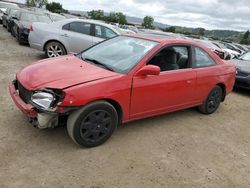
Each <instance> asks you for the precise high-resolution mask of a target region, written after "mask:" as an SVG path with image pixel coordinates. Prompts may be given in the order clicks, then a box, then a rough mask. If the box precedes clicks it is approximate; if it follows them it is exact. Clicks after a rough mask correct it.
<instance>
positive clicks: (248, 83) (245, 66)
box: [232, 52, 250, 90]
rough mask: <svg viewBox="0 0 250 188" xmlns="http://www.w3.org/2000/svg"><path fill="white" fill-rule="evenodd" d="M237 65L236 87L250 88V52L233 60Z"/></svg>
mask: <svg viewBox="0 0 250 188" xmlns="http://www.w3.org/2000/svg"><path fill="white" fill-rule="evenodd" d="M232 62H233V63H234V64H235V65H236V80H235V87H239V88H244V89H249V90H250V52H247V53H245V54H243V55H242V56H240V57H237V58H235V59H233V60H232Z"/></svg>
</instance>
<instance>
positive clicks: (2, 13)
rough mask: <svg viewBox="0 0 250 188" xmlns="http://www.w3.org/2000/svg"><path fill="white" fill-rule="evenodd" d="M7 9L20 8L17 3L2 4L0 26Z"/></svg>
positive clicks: (0, 5) (0, 4) (0, 6)
mask: <svg viewBox="0 0 250 188" xmlns="http://www.w3.org/2000/svg"><path fill="white" fill-rule="evenodd" d="M7 8H18V5H17V4H15V3H7V2H0V24H2V16H3V15H4V13H5V12H6V10H7Z"/></svg>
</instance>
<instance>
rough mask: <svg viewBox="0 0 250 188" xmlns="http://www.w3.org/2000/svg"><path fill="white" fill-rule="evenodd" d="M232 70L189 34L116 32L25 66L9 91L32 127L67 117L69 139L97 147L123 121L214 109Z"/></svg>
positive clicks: (230, 85)
mask: <svg viewBox="0 0 250 188" xmlns="http://www.w3.org/2000/svg"><path fill="white" fill-rule="evenodd" d="M84 23H85V24H86V23H87V22H84ZM91 24H92V22H91ZM98 26H100V25H98ZM89 27H90V28H91V26H89ZM52 29H54V28H52ZM97 29H98V28H97ZM97 32H99V31H97ZM177 53H179V55H177ZM177 56H179V57H177ZM179 61H180V62H179ZM235 72H236V71H235V66H234V64H232V63H229V62H226V61H224V60H222V59H220V58H219V57H218V56H217V55H216V54H214V53H213V52H211V51H210V50H208V49H207V48H205V47H203V46H202V45H199V44H198V43H196V42H194V41H191V40H183V39H167V38H162V37H149V36H145V35H140V36H139V35H134V36H118V37H115V38H112V39H110V40H107V41H104V42H102V43H100V44H98V45H95V46H93V47H92V48H89V49H87V50H85V51H83V52H81V53H79V54H78V55H68V56H62V57H57V58H51V59H47V60H42V61H40V62H37V63H35V64H32V65H30V66H28V67H26V68H24V69H23V70H21V71H19V72H18V73H17V75H16V80H14V81H13V82H12V83H10V85H9V91H10V95H11V97H12V99H13V100H14V102H15V103H16V105H17V106H18V107H19V108H20V110H22V112H24V113H25V114H26V116H28V117H29V118H30V122H33V124H34V125H35V126H37V127H39V128H52V127H56V126H58V124H59V123H60V122H61V121H63V120H67V130H68V134H69V136H70V137H71V138H72V140H73V141H74V142H76V143H77V144H79V145H81V146H85V147H94V146H98V145H100V144H102V143H104V142H105V141H106V140H107V139H109V138H110V136H111V135H112V133H113V132H114V130H115V129H116V127H117V126H118V125H119V124H121V123H125V122H129V121H133V120H138V119H142V118H147V117H151V116H156V115H160V114H165V113H169V112H173V111H177V110H182V109H186V108H191V107H198V108H199V110H200V111H201V112H202V113H204V114H212V113H214V112H215V111H216V110H217V109H218V107H219V105H220V103H221V102H222V101H224V100H225V97H226V95H228V94H229V93H230V92H231V91H232V89H233V86H234V81H235ZM65 123H66V122H65ZM163 134H164V133H163Z"/></svg>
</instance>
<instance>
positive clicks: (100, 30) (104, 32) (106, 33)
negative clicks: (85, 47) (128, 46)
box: [95, 25, 117, 39]
mask: <svg viewBox="0 0 250 188" xmlns="http://www.w3.org/2000/svg"><path fill="white" fill-rule="evenodd" d="M95 36H96V37H100V38H104V39H109V38H113V37H115V36H117V34H116V33H115V32H114V31H112V30H111V29H109V28H107V27H104V26H101V25H96V26H95Z"/></svg>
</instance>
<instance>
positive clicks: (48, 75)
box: [17, 55, 120, 90]
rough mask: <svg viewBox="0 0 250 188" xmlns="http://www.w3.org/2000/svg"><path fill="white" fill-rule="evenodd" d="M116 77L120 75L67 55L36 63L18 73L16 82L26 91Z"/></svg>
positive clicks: (64, 86) (61, 87) (63, 87)
mask: <svg viewBox="0 0 250 188" xmlns="http://www.w3.org/2000/svg"><path fill="white" fill-rule="evenodd" d="M118 75H120V74H119V73H115V72H111V71H108V70H106V69H103V68H101V67H98V66H96V65H92V64H90V63H87V62H84V61H82V60H81V59H79V58H77V57H75V56H74V55H68V56H62V57H57V58H52V59H45V60H41V61H38V62H37V63H34V64H32V65H30V66H28V67H26V68H24V69H23V70H21V71H19V72H18V73H17V80H18V81H19V82H20V83H21V84H22V85H23V86H24V87H25V88H26V89H28V90H37V89H41V88H54V89H65V88H68V87H72V86H76V85H79V84H83V83H87V82H91V81H95V80H100V79H104V78H109V77H114V76H118Z"/></svg>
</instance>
